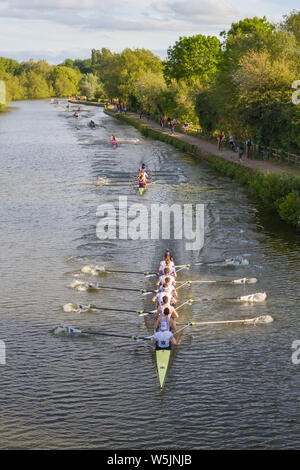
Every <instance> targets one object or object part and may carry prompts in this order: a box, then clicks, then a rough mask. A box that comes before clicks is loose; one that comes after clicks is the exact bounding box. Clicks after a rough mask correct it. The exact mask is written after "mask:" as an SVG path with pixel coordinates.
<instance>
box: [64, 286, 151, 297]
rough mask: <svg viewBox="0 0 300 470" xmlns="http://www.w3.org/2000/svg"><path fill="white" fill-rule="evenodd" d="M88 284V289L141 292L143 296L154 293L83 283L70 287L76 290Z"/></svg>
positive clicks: (144, 290)
mask: <svg viewBox="0 0 300 470" xmlns="http://www.w3.org/2000/svg"><path fill="white" fill-rule="evenodd" d="M84 284H86V286H87V288H88V289H111V290H117V291H128V292H140V293H141V294H143V295H147V294H153V293H154V291H147V290H146V289H132V288H127V287H112V286H99V284H97V283H96V284H93V283H83V284H80V283H78V284H75V285H74V286H72V285H71V286H70V287H73V288H75V289H76V287H77V286H78V287H80V286H81V285H84Z"/></svg>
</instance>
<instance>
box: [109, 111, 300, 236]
mask: <svg viewBox="0 0 300 470" xmlns="http://www.w3.org/2000/svg"><path fill="white" fill-rule="evenodd" d="M105 113H106V114H108V115H110V116H112V117H114V118H116V119H118V120H120V121H123V122H126V123H128V124H131V125H133V126H134V127H136V128H137V129H138V130H139V131H140V132H141V133H142V134H143V135H144V136H146V137H151V138H153V139H157V140H161V141H163V142H166V143H168V144H171V145H173V146H174V147H176V148H177V149H179V150H182V151H183V152H187V153H190V154H192V155H194V156H196V157H199V158H201V159H203V160H205V161H207V162H208V163H209V164H210V165H211V166H212V167H213V168H214V169H215V170H217V171H219V172H220V173H222V174H224V175H226V176H229V177H230V178H233V179H234V180H236V181H237V182H238V183H240V184H242V185H244V186H245V187H246V188H247V189H248V191H249V193H250V195H251V196H252V197H254V198H255V199H256V200H257V201H258V202H259V203H260V204H262V205H263V206H264V207H265V208H266V209H268V210H270V211H271V212H273V213H277V214H278V215H279V217H280V218H281V219H282V220H283V221H284V222H286V223H288V224H290V225H292V226H293V227H294V228H295V229H296V230H300V172H299V170H296V169H291V168H286V167H282V166H279V165H275V164H273V163H270V162H266V161H260V160H252V159H245V157H244V159H243V160H242V161H241V162H239V159H238V156H237V154H235V153H234V152H231V151H230V150H225V149H223V150H222V151H219V150H217V149H216V145H213V144H211V143H210V142H206V141H204V140H202V139H201V140H200V139H198V138H197V137H193V136H189V135H184V134H179V133H178V132H177V133H176V134H170V132H169V130H168V129H165V128H164V129H163V128H161V127H160V126H159V125H158V124H156V123H154V122H153V121H147V122H145V121H142V120H140V119H139V117H138V115H136V114H134V113H128V114H121V113H116V112H113V111H111V110H107V109H106V110H105Z"/></svg>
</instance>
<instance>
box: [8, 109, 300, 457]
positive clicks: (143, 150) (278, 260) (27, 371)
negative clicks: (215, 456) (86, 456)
mask: <svg viewBox="0 0 300 470" xmlns="http://www.w3.org/2000/svg"><path fill="white" fill-rule="evenodd" d="M16 106H17V107H16V108H14V109H12V110H11V111H10V112H7V113H2V114H1V115H0V152H1V160H0V201H1V202H0V226H1V232H0V233H1V235H0V236H1V244H0V247H1V253H0V273H1V284H0V287H1V292H2V295H1V300H0V308H1V315H0V339H2V340H5V343H6V356H7V363H6V365H5V366H4V365H0V373H1V375H0V387H1V393H0V448H2V449H5V448H8V449H15V448H22V449H38V448H48V449H50V448H59V449H67V448H85V449H95V448H98V449H114V448H119V449H129V448H133V449H151V448H157V449H215V448H221V449H275V448H281V449H286V448H298V449H299V448H300V439H299V438H300V425H299V417H300V413H299V387H300V378H299V374H300V365H294V364H293V363H292V361H291V355H292V349H291V345H292V342H293V341H294V340H296V339H300V332H299V327H298V321H299V277H300V273H299V259H300V255H299V248H300V242H299V237H297V236H296V235H294V234H293V233H292V232H290V231H289V230H288V229H287V228H286V227H284V225H283V224H282V225H281V223H280V222H279V221H278V220H276V221H270V218H268V219H267V216H264V214H263V213H261V212H259V211H258V209H259V208H258V207H257V205H255V204H254V203H253V202H251V201H250V200H249V199H248V197H247V195H246V193H245V191H244V189H243V188H241V187H240V186H238V185H236V184H235V183H234V182H232V181H231V180H229V179H226V178H224V177H222V176H220V175H219V174H217V173H215V172H214V171H212V170H211V169H210V168H209V167H208V166H206V165H205V164H204V163H202V162H200V161H198V160H196V159H195V158H193V157H191V156H188V155H184V154H181V153H180V152H178V151H176V150H175V149H174V148H172V147H171V146H168V145H167V144H164V143H161V142H156V141H153V140H148V139H145V138H143V137H142V136H141V135H140V134H139V133H138V131H136V130H135V129H134V128H132V127H130V126H127V125H121V124H120V123H118V122H117V121H115V120H114V119H112V118H110V117H108V116H106V115H105V114H104V113H103V110H102V109H101V108H90V112H88V110H87V109H85V110H84V111H83V112H82V113H81V118H80V119H79V120H76V119H75V118H74V117H73V112H71V113H67V112H66V108H65V106H66V103H65V102H62V104H61V106H60V107H59V106H56V105H51V104H49V102H46V101H45V102H43V101H30V102H21V103H17V104H16ZM73 109H74V108H73ZM91 118H93V119H94V120H95V122H96V123H97V128H96V129H95V130H93V129H90V128H89V127H88V126H87V123H88V121H89V119H91ZM112 133H114V134H116V136H117V139H118V140H119V144H120V145H119V146H118V147H117V148H116V149H113V148H112V146H111V145H110V143H109V137H110V135H111V134H112ZM142 161H145V162H146V163H147V165H148V168H149V169H150V170H151V172H152V173H153V172H154V170H155V172H156V179H157V184H156V185H152V186H151V187H150V188H149V190H148V191H147V192H146V193H145V194H144V195H143V198H140V196H139V194H138V191H137V189H136V188H135V186H134V185H133V184H132V183H131V182H130V181H131V180H132V178H133V177H134V176H135V174H136V171H137V168H138V166H139V165H140V164H141V162H142ZM119 195H123V196H127V197H128V204H129V205H130V204H132V203H140V202H141V201H143V203H144V204H145V207H147V208H149V207H150V204H151V203H162V202H165V203H168V204H172V203H178V204H183V203H193V204H200V203H204V204H205V244H204V248H203V250H202V251H201V252H192V251H187V250H186V246H185V241H184V240H183V241H180V240H171V241H166V240H146V241H143V240H135V241H134V240H106V241H101V240H99V239H98V238H97V236H96V224H97V222H98V221H99V217H97V215H96V211H97V207H98V205H99V204H103V203H113V204H115V203H116V202H117V198H118V196H119ZM166 248H170V249H172V250H173V252H174V254H175V256H176V262H177V264H182V263H193V262H196V261H198V260H199V259H204V260H207V261H208V260H222V259H224V258H234V259H235V260H236V261H235V263H234V264H233V265H231V266H225V265H224V263H220V264H216V265H211V266H206V265H205V266H202V267H196V268H192V269H191V270H190V271H182V272H180V274H179V276H178V277H179V279H180V280H187V279H193V280H200V279H228V280H232V279H239V278H242V277H256V278H258V280H259V282H258V283H257V284H254V285H249V286H232V285H221V286H214V285H209V286H208V285H201V284H193V285H192V286H191V287H189V288H182V290H181V291H180V303H182V302H184V301H185V300H186V299H188V298H190V297H193V298H200V297H208V296H210V297H213V298H215V297H218V298H219V299H220V298H224V297H226V298H232V297H233V298H234V297H237V296H240V295H244V294H248V293H254V292H267V294H268V299H267V301H266V302H264V303H261V304H254V305H251V304H250V305H245V304H239V303H234V302H231V301H225V300H224V301H222V300H218V301H210V302H202V303H201V302H195V303H194V304H193V305H192V306H186V307H185V308H183V309H182V315H181V318H182V319H183V320H194V321H202V320H207V321H209V320H224V319H240V318H251V317H255V316H258V315H272V316H273V317H274V318H275V322H274V323H271V324H267V325H256V326H244V325H225V326H224V325H220V326H205V327H191V328H189V329H186V330H185V331H184V333H183V335H182V344H181V346H180V347H179V349H178V351H176V354H175V355H174V357H173V362H172V365H171V368H170V370H169V373H168V377H167V382H166V387H165V390H164V392H163V393H161V392H160V391H159V387H158V380H157V376H156V370H155V362H154V353H153V350H152V349H151V348H150V347H149V346H148V345H147V344H145V343H144V342H142V341H141V342H134V341H131V340H126V339H122V338H110V337H105V336H103V337H100V336H99V337H97V336H94V337H93V336H89V337H85V338H64V337H58V336H55V335H53V334H52V333H51V330H52V329H53V328H54V327H56V326H58V325H71V326H74V327H78V328H81V329H90V330H91V331H107V332H113V333H121V334H128V335H132V334H138V335H145V334H146V335H147V334H149V322H145V320H144V319H143V318H139V317H138V316H137V314H135V313H120V312H119V313H118V312H105V311H100V310H99V312H98V313H95V312H94V313H93V312H87V313H74V312H69V313H66V312H64V311H63V309H62V306H63V305H64V304H66V303H69V302H75V303H82V304H89V303H93V304H95V305H98V306H104V307H111V308H117V309H129V310H136V309H141V308H144V309H147V310H148V309H152V308H153V307H152V305H151V301H150V298H149V297H142V296H140V295H139V294H138V293H135V292H131V291H122V292H118V291H113V290H104V289H102V290H101V289H100V290H99V291H95V292H89V291H85V292H80V291H77V290H74V289H71V288H69V287H68V286H69V285H70V284H72V282H74V280H76V279H77V280H82V281H88V282H98V283H100V284H102V285H106V286H107V285H111V286H118V287H128V288H144V287H146V288H147V289H148V288H150V289H151V288H153V284H154V281H153V279H145V278H144V276H143V275H134V274H132V275H130V274H116V273H115V274H104V275H100V276H98V277H95V276H91V275H89V274H87V273H82V272H81V268H82V267H83V266H87V265H93V266H94V265H98V266H106V268H107V269H109V268H111V269H114V270H127V271H144V270H149V271H153V270H156V268H157V266H158V262H159V260H160V257H161V255H162V253H163V251H164V250H165V249H166ZM247 261H248V262H247Z"/></svg>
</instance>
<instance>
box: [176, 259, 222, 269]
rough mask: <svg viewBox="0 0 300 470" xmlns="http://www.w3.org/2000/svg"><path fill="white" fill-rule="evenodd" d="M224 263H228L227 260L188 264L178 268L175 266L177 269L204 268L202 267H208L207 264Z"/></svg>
mask: <svg viewBox="0 0 300 470" xmlns="http://www.w3.org/2000/svg"><path fill="white" fill-rule="evenodd" d="M224 261H228V260H226V259H219V260H216V261H206V262H203V261H199V262H198V263H192V264H190V263H188V264H179V265H178V266H175V268H191V267H192V266H202V265H206V264H216V263H223V262H224Z"/></svg>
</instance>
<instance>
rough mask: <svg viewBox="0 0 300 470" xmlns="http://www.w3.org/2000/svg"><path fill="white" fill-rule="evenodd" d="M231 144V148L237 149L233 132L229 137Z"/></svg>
mask: <svg viewBox="0 0 300 470" xmlns="http://www.w3.org/2000/svg"><path fill="white" fill-rule="evenodd" d="M229 145H230V148H231V150H235V149H236V145H235V143H234V137H233V135H232V134H231V135H230V137H229Z"/></svg>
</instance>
